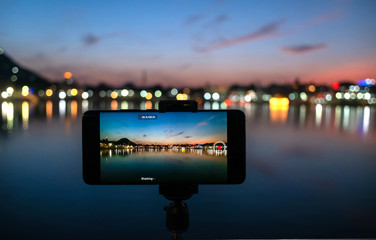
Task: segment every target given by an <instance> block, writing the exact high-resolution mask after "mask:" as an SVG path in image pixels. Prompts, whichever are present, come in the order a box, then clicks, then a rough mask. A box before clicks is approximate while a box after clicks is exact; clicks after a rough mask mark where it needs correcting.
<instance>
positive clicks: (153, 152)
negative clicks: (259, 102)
mask: <svg viewBox="0 0 376 240" xmlns="http://www.w3.org/2000/svg"><path fill="white" fill-rule="evenodd" d="M82 146H83V178H84V181H85V182H86V183H87V184H239V183H242V182H243V181H244V179H245V116H244V113H243V112H242V111H240V110H223V111H221V110H211V111H210V110H207V111H206V110H203V111H197V112H158V111H157V110H148V111H141V110H125V111H123V110H120V111H87V112H85V113H84V115H83V118H82Z"/></svg>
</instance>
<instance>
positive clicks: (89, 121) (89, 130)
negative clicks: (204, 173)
mask: <svg viewBox="0 0 376 240" xmlns="http://www.w3.org/2000/svg"><path fill="white" fill-rule="evenodd" d="M101 112H141V113H146V112H159V111H157V110H116V111H114V110H90V111H87V112H85V113H84V114H83V117H82V154H83V156H82V159H83V161H82V163H83V166H82V168H83V179H84V181H85V182H86V183H87V184H92V185H158V184H161V183H158V182H145V183H144V182H133V183H124V182H121V183H120V182H119V183H103V182H101V177H100V173H101V171H100V155H99V151H100V150H99V138H100V137H99V136H100V133H99V131H100V127H99V126H100V113H101ZM197 112H227V144H228V148H229V149H235V150H234V151H228V154H227V180H228V181H227V182H226V183H212V182H194V181H192V182H189V183H192V184H240V183H242V182H243V181H244V180H245V174H246V173H245V115H244V113H243V112H242V111H241V110H235V109H234V110H233V109H231V110H199V111H197ZM175 183H176V182H171V184H175Z"/></svg>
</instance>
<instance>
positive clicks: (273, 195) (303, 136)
mask: <svg viewBox="0 0 376 240" xmlns="http://www.w3.org/2000/svg"><path fill="white" fill-rule="evenodd" d="M101 104H102V107H104V108H110V106H111V105H114V104H110V103H101ZM1 105H2V108H1V135H0V152H1V155H0V156H1V158H0V232H1V235H2V239H30V238H38V239H170V235H171V233H170V232H169V231H168V229H166V226H165V217H166V216H165V211H164V210H163V207H164V206H165V205H167V204H168V203H169V201H168V200H166V199H165V198H164V197H163V196H161V195H159V193H158V187H157V186H90V185H86V184H85V183H84V182H83V180H82V166H81V113H82V110H85V109H91V108H98V107H99V106H96V105H95V104H93V103H91V102H85V101H83V102H77V101H60V102H41V103H39V104H38V105H32V104H30V103H27V102H26V103H25V102H13V103H8V102H6V103H5V102H2V103H1ZM121 105H122V103H120V102H119V104H117V105H116V107H117V108H120V107H121ZM130 105H131V103H129V104H128V105H127V106H130ZM124 106H125V104H124ZM135 107H137V106H135ZM206 107H210V103H209V105H206ZM237 107H238V108H241V109H242V110H243V111H244V112H245V114H246V117H247V123H246V124H247V126H246V127H247V133H246V134H247V145H246V146H247V169H246V170H247V178H246V181H245V182H244V183H243V184H241V185H200V186H199V193H198V194H196V195H194V196H193V197H192V198H191V199H190V200H188V201H187V203H188V206H189V213H190V227H189V229H188V230H187V231H186V232H184V237H185V239H205V238H209V239H215V238H320V237H325V238H333V237H334V238H341V237H352V238H359V237H368V238H370V237H375V236H376V205H375V202H376V185H375V183H376V161H375V159H376V157H375V156H376V148H375V146H376V113H375V112H376V111H375V108H374V107H370V106H365V107H356V106H321V105H314V106H309V105H301V106H290V107H289V108H288V109H285V110H272V109H269V107H268V105H252V104H249V105H245V106H237Z"/></svg>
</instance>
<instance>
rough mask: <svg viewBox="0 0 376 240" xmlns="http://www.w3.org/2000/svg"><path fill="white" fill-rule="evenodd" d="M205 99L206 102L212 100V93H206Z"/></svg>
mask: <svg viewBox="0 0 376 240" xmlns="http://www.w3.org/2000/svg"><path fill="white" fill-rule="evenodd" d="M204 98H205V100H210V98H211V94H210V93H208V92H207V93H205V94H204Z"/></svg>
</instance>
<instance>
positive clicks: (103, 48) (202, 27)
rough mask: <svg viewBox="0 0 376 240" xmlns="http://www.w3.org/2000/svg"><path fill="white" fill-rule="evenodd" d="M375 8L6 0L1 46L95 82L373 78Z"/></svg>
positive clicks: (338, 3)
mask: <svg viewBox="0 0 376 240" xmlns="http://www.w3.org/2000/svg"><path fill="white" fill-rule="evenodd" d="M375 13H376V1H374V0H359V1H351V0H323V1H298V0H296V1H278V0H277V1H261V0H259V1H252V0H244V1H240V0H232V1H226V0H211V1H202V0H200V1H199V0H196V1H188V0H166V1H143V0H135V1H76V0H74V1H73V0H65V1H39V0H33V1H28V0H23V1H9V0H2V1H1V7H0V48H3V49H4V51H5V52H7V53H8V55H10V56H11V57H13V58H14V59H15V60H16V61H18V62H19V63H20V64H22V65H23V66H25V67H28V68H30V69H33V70H35V71H37V72H39V73H40V74H41V75H43V76H45V77H48V78H50V79H51V80H62V78H63V74H64V72H66V71H70V72H72V73H73V76H74V78H75V79H76V80H77V81H79V82H81V83H86V84H91V85H95V84H98V83H99V82H106V83H108V84H111V85H113V86H120V85H123V84H124V83H126V82H133V83H134V84H135V85H136V86H143V85H147V86H151V85H155V84H161V85H163V86H166V87H167V86H176V87H184V86H206V85H211V86H217V85H219V86H221V85H225V86H226V85H231V84H234V83H236V84H242V85H243V84H250V83H257V84H262V85H267V84H270V83H272V82H274V83H287V82H292V81H293V80H294V79H295V78H296V77H299V78H300V79H301V81H303V82H317V83H325V84H331V83H332V82H334V81H338V80H351V81H357V80H359V79H364V78H376V14H375ZM142 71H146V72H147V82H146V83H145V82H143V81H141V79H142Z"/></svg>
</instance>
